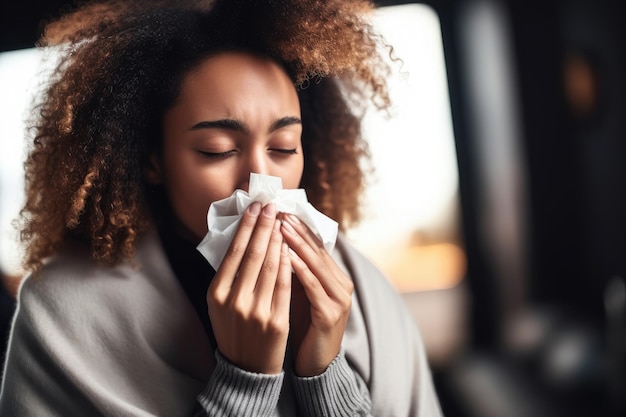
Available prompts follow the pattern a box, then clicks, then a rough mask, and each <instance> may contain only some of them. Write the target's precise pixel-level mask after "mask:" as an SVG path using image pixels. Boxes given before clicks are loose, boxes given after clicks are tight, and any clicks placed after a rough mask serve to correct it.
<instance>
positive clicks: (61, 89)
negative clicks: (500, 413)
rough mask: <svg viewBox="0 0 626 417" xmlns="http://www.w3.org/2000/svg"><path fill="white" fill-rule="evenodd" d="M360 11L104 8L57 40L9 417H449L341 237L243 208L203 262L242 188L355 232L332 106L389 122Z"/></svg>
mask: <svg viewBox="0 0 626 417" xmlns="http://www.w3.org/2000/svg"><path fill="white" fill-rule="evenodd" d="M370 7H371V6H370V5H369V4H368V3H366V2H362V1H345V0H340V1H300V0H298V1H293V2H286V1H216V2H210V1H208V2H197V1H169V2H168V1H157V2H155V1H145V2H137V1H135V2H126V1H110V2H106V3H102V2H96V3H90V4H87V5H86V6H83V7H82V8H80V9H79V10H77V11H75V12H73V13H71V14H69V15H67V16H65V17H64V18H62V19H60V20H58V21H57V22H53V23H52V24H50V25H48V27H47V30H46V33H45V36H44V39H43V42H44V44H45V45H59V46H58V47H59V48H62V54H63V55H62V59H61V60H60V61H59V62H60V63H59V66H58V68H57V69H56V70H55V72H54V74H53V77H52V79H51V83H50V85H49V87H48V88H47V90H46V92H45V94H44V95H43V100H42V102H41V104H40V106H39V107H38V110H39V112H38V119H37V120H36V136H35V140H34V144H33V147H32V150H31V153H30V155H29V158H28V161H27V163H26V178H27V184H28V189H27V201H26V205H25V208H24V216H23V220H24V226H23V233H22V235H23V237H24V239H25V241H26V243H27V260H26V261H27V262H26V264H27V266H28V267H29V268H30V269H31V270H33V272H34V273H33V275H32V276H31V277H29V278H27V279H26V280H25V282H24V283H23V285H22V286H21V289H20V292H19V305H18V311H17V313H16V318H15V321H14V325H13V329H12V334H11V339H10V342H9V350H8V352H7V360H6V365H5V379H4V383H3V388H2V394H1V397H0V413H1V414H2V415H20V416H22V415H33V416H48V415H50V416H57V415H58V416H73V415H77V416H79V415H80V416H86V415H89V416H92V415H93V416H96V415H105V416H127V415H128V416H147V415H159V416H178V415H180V416H188V415H209V416H226V415H233V416H272V415H281V416H294V415H303V416H334V415H341V416H348V415H350V416H352V415H374V416H403V415H404V416H430V415H440V411H439V406H438V402H437V399H436V396H435V393H434V390H433V387H432V381H431V377H430V374H429V370H428V366H427V363H426V360H425V355H424V351H423V345H422V343H421V340H420V338H419V335H418V333H417V331H416V329H415V327H414V324H413V323H412V321H411V319H410V317H409V315H408V314H407V312H406V310H405V309H404V308H403V307H402V304H401V301H399V299H398V298H397V296H396V295H395V293H394V292H393V290H392V289H391V288H390V286H389V285H388V284H387V282H386V281H385V279H384V277H382V276H381V275H380V273H379V272H378V271H377V270H376V269H375V268H374V267H372V266H371V264H369V263H368V262H367V261H366V260H364V259H363V258H362V257H361V256H360V255H359V254H357V253H356V252H355V251H354V249H352V248H351V247H350V246H349V245H348V244H347V243H346V242H345V241H344V240H343V238H341V237H340V239H339V241H338V243H337V250H336V251H335V252H334V253H333V254H332V255H331V254H329V253H327V252H326V251H325V250H324V248H323V245H321V243H320V242H319V241H318V239H317V238H316V237H315V235H314V234H313V233H312V232H311V231H310V230H309V229H308V228H307V226H305V225H304V224H303V223H302V222H300V221H299V220H298V218H297V217H295V216H293V215H287V214H285V213H278V212H277V211H276V207H275V206H274V205H273V204H267V205H265V206H262V205H261V204H260V203H253V204H251V205H250V206H249V207H248V208H247V210H246V211H245V213H244V214H243V216H242V220H241V223H240V226H239V228H238V229H237V232H236V234H235V237H234V238H233V241H232V243H231V245H230V247H229V249H228V251H227V253H226V256H225V258H224V261H223V262H222V264H221V266H220V267H219V268H218V269H217V271H215V270H213V269H212V268H211V267H210V266H209V264H208V263H207V262H206V261H205V260H204V258H202V256H201V255H200V254H199V253H198V252H197V251H196V250H195V247H196V245H197V244H198V243H199V242H200V240H201V239H202V237H203V236H204V235H205V234H206V232H207V226H206V212H207V209H208V207H209V206H210V205H211V203H213V202H214V201H217V200H220V199H223V198H225V197H228V196H229V195H231V194H232V193H233V192H234V191H235V190H238V189H242V190H244V191H245V190H247V187H248V179H249V177H250V173H260V174H266V175H272V176H276V177H280V178H281V179H282V181H283V185H284V187H285V188H298V187H302V188H305V189H306V191H307V194H308V196H309V199H310V201H311V202H312V204H313V205H315V206H316V207H317V208H318V209H320V210H321V211H322V212H323V213H325V214H326V215H328V216H330V217H332V218H334V219H335V220H337V221H338V222H339V224H340V225H341V227H342V228H344V227H346V225H347V224H348V223H349V222H355V221H357V220H358V195H359V192H360V190H361V188H362V182H363V176H362V173H361V170H360V165H359V164H360V161H361V159H362V157H363V156H365V155H366V152H365V147H364V145H363V144H362V142H361V141H360V135H359V118H358V117H356V116H355V115H354V114H353V113H352V112H351V110H350V109H351V107H350V106H349V105H348V102H347V100H346V99H345V98H344V97H352V98H356V99H357V100H359V99H361V100H362V99H372V100H374V101H375V102H376V103H377V104H379V105H380V106H381V107H382V106H384V105H386V104H387V103H388V99H387V96H386V92H385V89H384V82H383V80H382V76H383V75H384V73H385V72H384V71H385V69H384V66H382V65H381V64H380V61H379V60H378V57H377V55H376V46H377V42H378V39H377V37H376V35H375V34H373V33H372V31H371V28H370V26H369V25H368V24H367V23H366V21H365V20H364V19H363V13H365V12H366V11H367V10H369V8H370ZM292 274H293V278H292Z"/></svg>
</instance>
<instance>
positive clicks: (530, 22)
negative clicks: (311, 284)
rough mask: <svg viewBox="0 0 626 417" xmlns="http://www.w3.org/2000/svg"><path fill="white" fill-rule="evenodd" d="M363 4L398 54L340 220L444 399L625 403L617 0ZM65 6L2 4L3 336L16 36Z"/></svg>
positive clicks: (24, 43)
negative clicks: (365, 180)
mask: <svg viewBox="0 0 626 417" xmlns="http://www.w3.org/2000/svg"><path fill="white" fill-rule="evenodd" d="M376 3H377V5H378V6H380V7H379V9H378V11H377V13H376V15H375V16H374V20H373V22H374V24H375V26H376V27H377V28H379V30H380V31H381V32H382V33H383V35H384V36H385V38H386V39H387V41H388V42H389V43H390V44H392V45H393V47H394V49H393V54H394V55H395V56H397V57H398V58H400V60H401V65H394V67H393V68H394V71H395V72H394V75H393V77H392V78H391V79H390V82H389V83H390V88H391V94H392V99H393V101H394V105H393V107H392V109H391V111H390V113H389V114H388V115H385V114H378V113H376V112H374V111H373V110H371V111H369V112H368V113H367V116H366V119H365V136H366V139H367V140H368V143H369V146H370V151H371V153H372V165H373V167H372V168H373V170H372V174H371V176H370V178H369V181H370V186H369V188H368V192H367V195H366V196H365V199H364V221H363V222H362V224H361V225H360V226H359V227H358V228H356V229H354V230H351V231H350V232H349V235H348V237H349V238H350V239H351V240H352V241H353V243H354V244H355V245H357V246H358V247H359V248H360V249H361V250H362V251H364V252H365V253H366V254H367V255H368V256H369V257H370V258H371V259H372V260H373V261H374V262H375V263H376V264H377V265H379V266H380V268H381V269H383V270H384V271H385V273H386V274H387V275H388V276H389V279H390V280H391V282H392V283H393V284H394V285H395V286H396V288H397V289H398V291H399V292H400V293H401V294H402V296H403V298H404V300H405V301H406V303H407V306H408V308H409V310H410V312H411V313H412V314H413V316H414V317H415V319H416V322H417V323H418V325H419V327H420V329H421V332H422V334H423V337H424V341H425V343H426V347H427V351H428V356H429V360H430V363H431V367H432V370H433V375H434V378H435V382H436V386H437V391H438V394H439V396H440V399H441V403H442V407H443V411H444V413H445V415H446V416H448V417H454V416H458V417H492V416H493V417H517V416H519V417H525V416H547V417H560V416H574V417H577V416H607V417H613V416H624V415H626V216H625V214H626V45H625V41H626V29H625V27H626V25H624V23H623V22H624V21H625V18H626V13H625V12H626V6H624V5H623V2H622V1H618V0H560V1H559V0H542V1H535V0H526V1H514V0H500V1H498V0H440V1H439V0H429V1H423V2H411V1H382V0H381V1H377V2H376ZM71 4H72V2H71V1H60V0H23V1H21V2H3V3H2V4H1V5H0V147H1V148H0V268H1V269H2V272H3V276H4V277H3V283H4V288H3V289H4V292H3V293H2V295H1V296H0V314H1V317H0V325H2V326H3V327H2V332H3V333H4V334H6V332H7V331H8V330H7V329H8V324H9V320H10V316H11V314H12V311H13V308H14V298H13V297H14V294H15V291H16V285H17V283H18V282H19V279H20V278H21V276H22V271H21V269H20V267H19V256H20V247H19V244H18V243H17V233H16V231H15V230H14V229H13V228H12V226H11V221H12V219H14V218H15V217H16V216H17V214H18V211H19V208H20V205H21V202H22V199H23V178H22V161H23V159H24V155H25V151H26V148H25V139H24V138H25V137H26V134H25V125H24V120H25V119H26V118H27V117H28V115H29V113H28V104H29V103H30V100H31V98H32V95H33V93H34V91H35V90H34V86H36V85H37V83H38V82H40V81H42V80H41V74H42V67H44V66H45V62H43V61H42V55H41V53H40V52H39V51H37V50H35V49H33V46H34V44H35V42H36V39H37V38H38V36H39V34H40V29H41V24H42V22H44V21H45V20H47V19H50V18H52V17H54V16H57V15H58V13H59V11H60V10H62V9H63V8H64V7H68V5H71ZM43 81H45V80H43Z"/></svg>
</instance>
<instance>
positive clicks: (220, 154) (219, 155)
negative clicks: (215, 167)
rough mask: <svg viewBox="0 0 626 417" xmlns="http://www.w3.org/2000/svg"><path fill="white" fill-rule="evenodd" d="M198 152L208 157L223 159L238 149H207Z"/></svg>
mask: <svg viewBox="0 0 626 417" xmlns="http://www.w3.org/2000/svg"><path fill="white" fill-rule="evenodd" d="M198 153H199V154H200V155H202V156H203V157H205V158H207V159H223V158H228V157H229V156H232V155H234V154H235V153H237V151H236V150H230V151H226V152H207V151H201V150H198Z"/></svg>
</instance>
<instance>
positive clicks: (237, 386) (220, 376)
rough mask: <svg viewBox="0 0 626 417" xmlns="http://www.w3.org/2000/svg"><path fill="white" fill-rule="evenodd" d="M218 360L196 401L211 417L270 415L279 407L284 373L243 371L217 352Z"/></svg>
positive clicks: (259, 416) (261, 416) (260, 416)
mask: <svg viewBox="0 0 626 417" xmlns="http://www.w3.org/2000/svg"><path fill="white" fill-rule="evenodd" d="M215 359H216V361H217V363H216V366H215V370H214V371H213V374H211V378H210V379H209V383H208V385H207V387H206V389H205V390H204V392H203V393H202V394H200V395H199V396H198V401H200V404H201V405H202V407H203V408H204V410H205V411H206V412H207V415H209V416H211V417H213V416H215V417H226V416H240V417H248V416H249V417H257V416H258V417H265V416H268V417H269V416H271V415H272V414H273V412H274V410H275V409H276V405H277V404H278V397H279V396H280V390H281V388H282V385H283V379H284V375H285V374H284V372H281V373H280V374H277V375H266V374H258V373H254V372H248V371H244V370H243V369H240V368H238V367H236V366H235V365H233V364H232V363H230V362H228V361H227V360H226V359H225V358H224V357H222V355H221V354H220V353H219V352H217V351H216V353H215Z"/></svg>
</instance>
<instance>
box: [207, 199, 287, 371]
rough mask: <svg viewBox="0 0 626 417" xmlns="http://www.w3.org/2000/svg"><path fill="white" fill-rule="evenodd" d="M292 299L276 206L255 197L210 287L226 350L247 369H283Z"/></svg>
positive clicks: (215, 325) (212, 307)
mask: <svg viewBox="0 0 626 417" xmlns="http://www.w3.org/2000/svg"><path fill="white" fill-rule="evenodd" d="M290 300H291V261H290V257H289V252H288V248H287V244H286V243H284V242H283V237H282V234H281V232H280V220H278V219H277V218H276V208H275V207H274V205H273V204H268V205H266V206H265V207H263V209H262V210H261V204H260V203H253V204H251V205H250V207H248V209H247V210H246V212H245V213H244V215H243V216H242V219H241V223H240V225H239V229H238V230H237V233H236V234H235V237H234V238H233V241H232V243H231V245H230V247H229V249H228V252H227V253H226V256H225V257H224V260H223V261H222V264H221V266H220V267H219V269H218V270H217V271H216V274H215V277H214V278H213V281H212V282H211V285H209V290H208V291H207V303H208V306H209V317H210V319H211V325H212V326H213V331H214V333H215V339H216V341H217V347H218V349H219V350H220V353H221V354H222V355H223V356H224V357H225V358H226V359H228V360H229V361H231V362H232V363H233V364H235V365H237V366H238V367H240V368H241V369H244V370H247V371H251V372H258V373H264V374H277V373H280V372H281V371H282V368H283V362H284V360H285V351H286V349H287V338H288V336H289V305H290Z"/></svg>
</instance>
